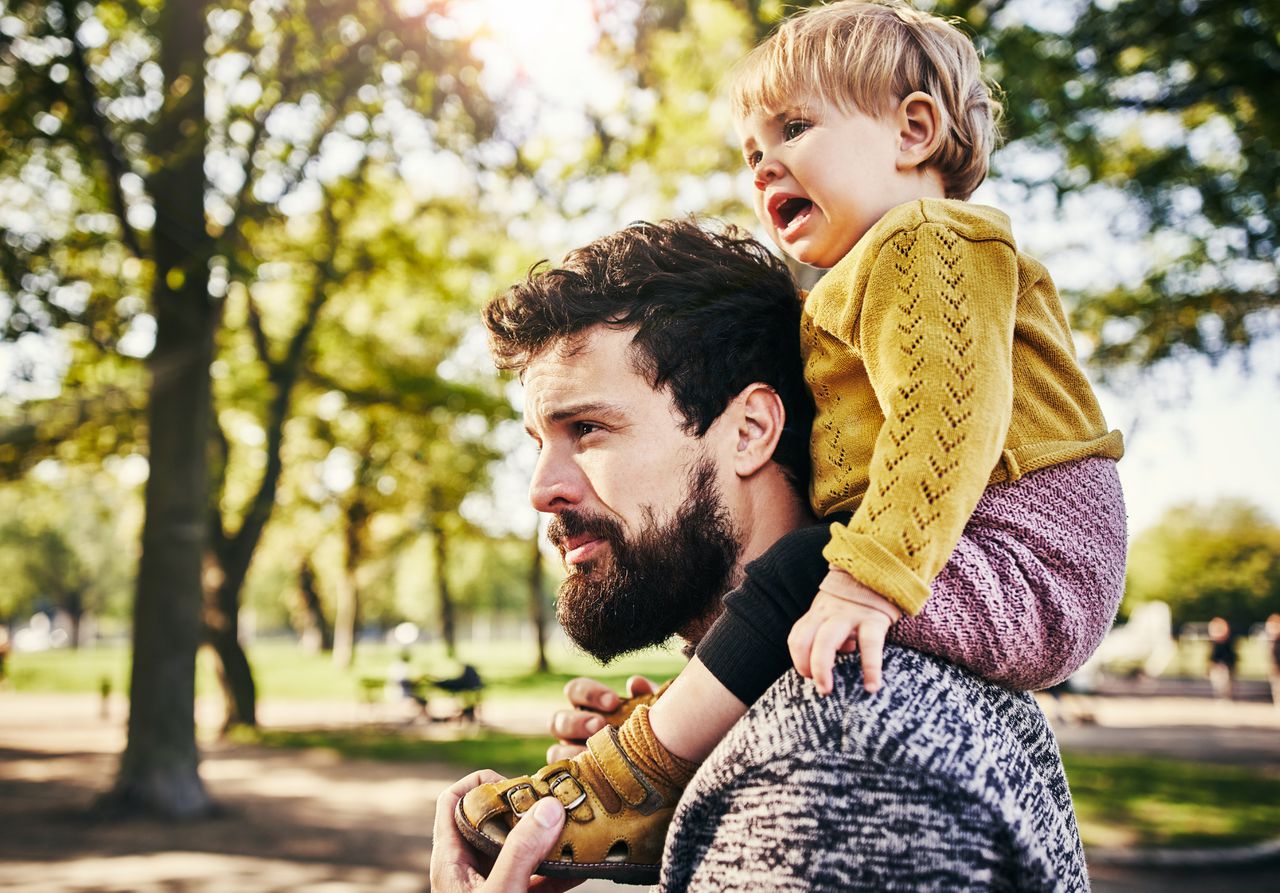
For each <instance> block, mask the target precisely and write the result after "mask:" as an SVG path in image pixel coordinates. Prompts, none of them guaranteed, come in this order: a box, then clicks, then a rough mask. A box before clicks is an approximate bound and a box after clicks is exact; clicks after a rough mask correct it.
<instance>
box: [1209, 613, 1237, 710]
mask: <svg viewBox="0 0 1280 893" xmlns="http://www.w3.org/2000/svg"><path fill="white" fill-rule="evenodd" d="M1209 642H1210V649H1209V684H1210V685H1211V686H1213V696H1214V697H1215V698H1226V699H1227V700H1231V699H1232V698H1234V697H1235V680H1236V639H1235V636H1234V635H1232V634H1231V624H1230V623H1227V621H1226V619H1225V618H1223V617H1215V618H1213V619H1212V620H1210V621H1209Z"/></svg>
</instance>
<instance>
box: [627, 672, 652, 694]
mask: <svg viewBox="0 0 1280 893" xmlns="http://www.w3.org/2000/svg"><path fill="white" fill-rule="evenodd" d="M657 690H658V686H657V685H655V684H654V682H653V680H652V679H648V678H646V677H644V676H632V677H631V678H630V679H628V680H627V694H628V695H630V696H631V697H633V698H638V697H640V696H641V695H651V694H653V693H654V692H655V691H657Z"/></svg>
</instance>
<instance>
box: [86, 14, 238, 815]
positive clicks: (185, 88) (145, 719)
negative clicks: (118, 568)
mask: <svg viewBox="0 0 1280 893" xmlns="http://www.w3.org/2000/svg"><path fill="white" fill-rule="evenodd" d="M206 5H207V4H206V2H205V0H187V2H170V3H165V4H163V5H162V6H161V7H160V22H159V34H160V68H161V71H162V72H163V76H164V85H165V97H166V99H165V108H164V109H163V110H162V112H161V115H160V119H159V121H158V123H157V125H156V129H155V131H154V132H153V142H152V145H151V147H150V148H151V149H152V151H153V152H154V153H155V155H156V157H157V158H161V159H163V160H164V163H163V164H162V165H159V166H158V168H157V169H156V172H155V174H154V175H152V177H151V178H150V181H149V183H148V187H149V190H148V191H149V192H150V194H151V196H152V197H153V199H154V202H155V210H156V223H155V228H154V230H153V238H154V240H155V286H154V291H153V311H154V313H155V317H156V343H155V348H154V350H153V351H152V354H151V356H150V358H149V361H148V367H149V371H150V374H151V383H150V389H151V390H150V400H149V404H148V409H147V421H148V426H147V427H148V432H149V433H148V439H149V455H148V459H149V464H150V476H149V477H148V478H147V485H146V495H145V506H146V520H145V521H144V523H143V529H142V558H141V563H140V564H139V567H138V580H137V591H136V597H135V600H134V606H133V667H132V671H131V674H130V682H129V698H130V709H129V732H128V743H127V744H126V746H125V751H124V755H123V757H122V758H121V761H120V770H119V775H118V776H117V778H116V782H115V786H114V788H113V789H112V791H111V792H110V793H109V794H107V795H106V797H104V799H103V801H102V804H103V805H104V806H106V807H109V808H114V809H122V810H126V811H145V812H151V813H158V814H160V815H164V816H169V817H181V818H190V817H195V816H201V815H207V814H209V813H210V812H211V811H212V808H213V802H212V800H211V799H210V797H209V795H208V794H207V793H206V791H205V788H204V784H203V782H202V781H201V780H200V774H199V761H200V760H199V753H198V751H197V749H196V738H195V665H196V650H197V648H198V647H199V644H200V634H201V628H200V627H201V617H200V613H201V604H202V600H203V588H202V585H201V579H200V577H201V565H202V560H203V557H204V551H205V547H206V545H207V542H208V535H207V534H208V531H207V529H206V522H205V518H206V508H207V505H208V502H207V498H208V497H207V493H208V486H209V476H208V465H207V462H208V453H207V451H208V445H209V430H208V423H209V409H210V400H211V393H210V381H209V364H210V361H211V360H212V359H213V335H214V331H215V329H216V327H217V313H216V309H215V308H214V307H213V306H212V305H211V303H210V300H209V295H208V244H209V239H208V237H207V235H206V233H205V220H204V186H205V180H204V154H205V152H204V150H205V139H206V131H205V124H204V31H205V27H204V26H205V10H206Z"/></svg>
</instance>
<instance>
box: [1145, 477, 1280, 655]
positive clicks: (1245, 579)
mask: <svg viewBox="0 0 1280 893" xmlns="http://www.w3.org/2000/svg"><path fill="white" fill-rule="evenodd" d="M1156 600H1158V601H1164V602H1168V604H1169V607H1170V610H1171V611H1172V613H1173V623H1174V628H1175V630H1176V629H1177V628H1178V627H1179V626H1181V625H1182V624H1184V623H1187V622H1193V621H1206V620H1209V619H1210V618H1212V617H1219V616H1220V617H1225V618H1226V619H1227V620H1228V621H1230V623H1231V626H1232V629H1234V630H1235V631H1236V632H1237V633H1243V632H1244V631H1246V630H1247V629H1248V628H1249V626H1250V625H1251V624H1253V623H1256V622H1259V621H1261V620H1264V619H1265V618H1266V617H1267V615H1268V614H1271V613H1272V612H1275V611H1280V526H1277V525H1276V523H1275V522H1274V521H1272V520H1271V519H1270V518H1268V517H1267V516H1266V515H1265V514H1264V513H1263V512H1262V511H1260V510H1259V509H1257V508H1256V507H1254V506H1252V505H1249V504H1248V503H1246V502H1240V501H1235V500H1224V501H1220V502H1217V503H1212V504H1209V505H1204V506H1200V505H1182V506H1177V507H1175V508H1172V509H1170V510H1169V511H1168V512H1167V513H1166V514H1165V515H1164V516H1163V517H1162V518H1161V520H1160V521H1159V522H1157V523H1156V524H1155V525H1153V526H1152V527H1150V528H1148V529H1147V530H1145V531H1143V532H1142V533H1140V534H1139V535H1138V536H1136V537H1134V539H1133V542H1132V543H1131V545H1130V547H1129V571H1128V580H1127V587H1126V593H1125V601H1126V606H1127V607H1131V606H1132V605H1135V604H1141V603H1142V602H1146V601H1156Z"/></svg>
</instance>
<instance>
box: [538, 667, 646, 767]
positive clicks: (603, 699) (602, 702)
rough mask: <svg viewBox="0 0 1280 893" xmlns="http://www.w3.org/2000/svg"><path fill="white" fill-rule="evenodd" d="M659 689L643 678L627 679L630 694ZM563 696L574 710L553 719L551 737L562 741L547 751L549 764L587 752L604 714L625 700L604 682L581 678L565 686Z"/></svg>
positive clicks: (615, 708) (632, 695)
mask: <svg viewBox="0 0 1280 893" xmlns="http://www.w3.org/2000/svg"><path fill="white" fill-rule="evenodd" d="M657 690H658V687H657V686H656V685H654V684H653V683H652V682H650V681H649V680H648V679H646V678H644V677H643V676H632V677H631V678H630V679H628V680H627V695H628V696H629V697H633V698H634V697H636V696H637V695H647V694H652V693H653V692H655V691H657ZM564 695H565V697H566V698H568V699H569V703H570V704H572V705H573V706H574V708H575V709H573V710H557V711H556V712H555V714H553V715H552V717H551V734H552V735H555V736H556V738H557V739H559V741H560V743H559V744H553V745H551V747H549V748H548V749H547V762H548V763H554V762H556V761H557V760H567V759H570V758H572V757H574V756H576V755H577V754H580V753H582V751H583V750H585V749H586V746H587V739H588V738H590V737H591V736H592V735H594V734H595V733H596V732H598V731H600V730H601V729H603V728H604V718H603V717H601V716H600V714H601V713H610V712H612V711H614V710H617V709H618V705H619V704H621V703H622V699H621V698H620V697H618V695H617V693H616V692H614V690H613V689H611V688H609V687H608V686H607V685H605V684H604V683H603V682H597V681H596V680H594V679H587V678H586V677H585V676H579V677H578V678H577V679H570V680H569V682H568V683H567V684H566V685H565V687H564Z"/></svg>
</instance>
